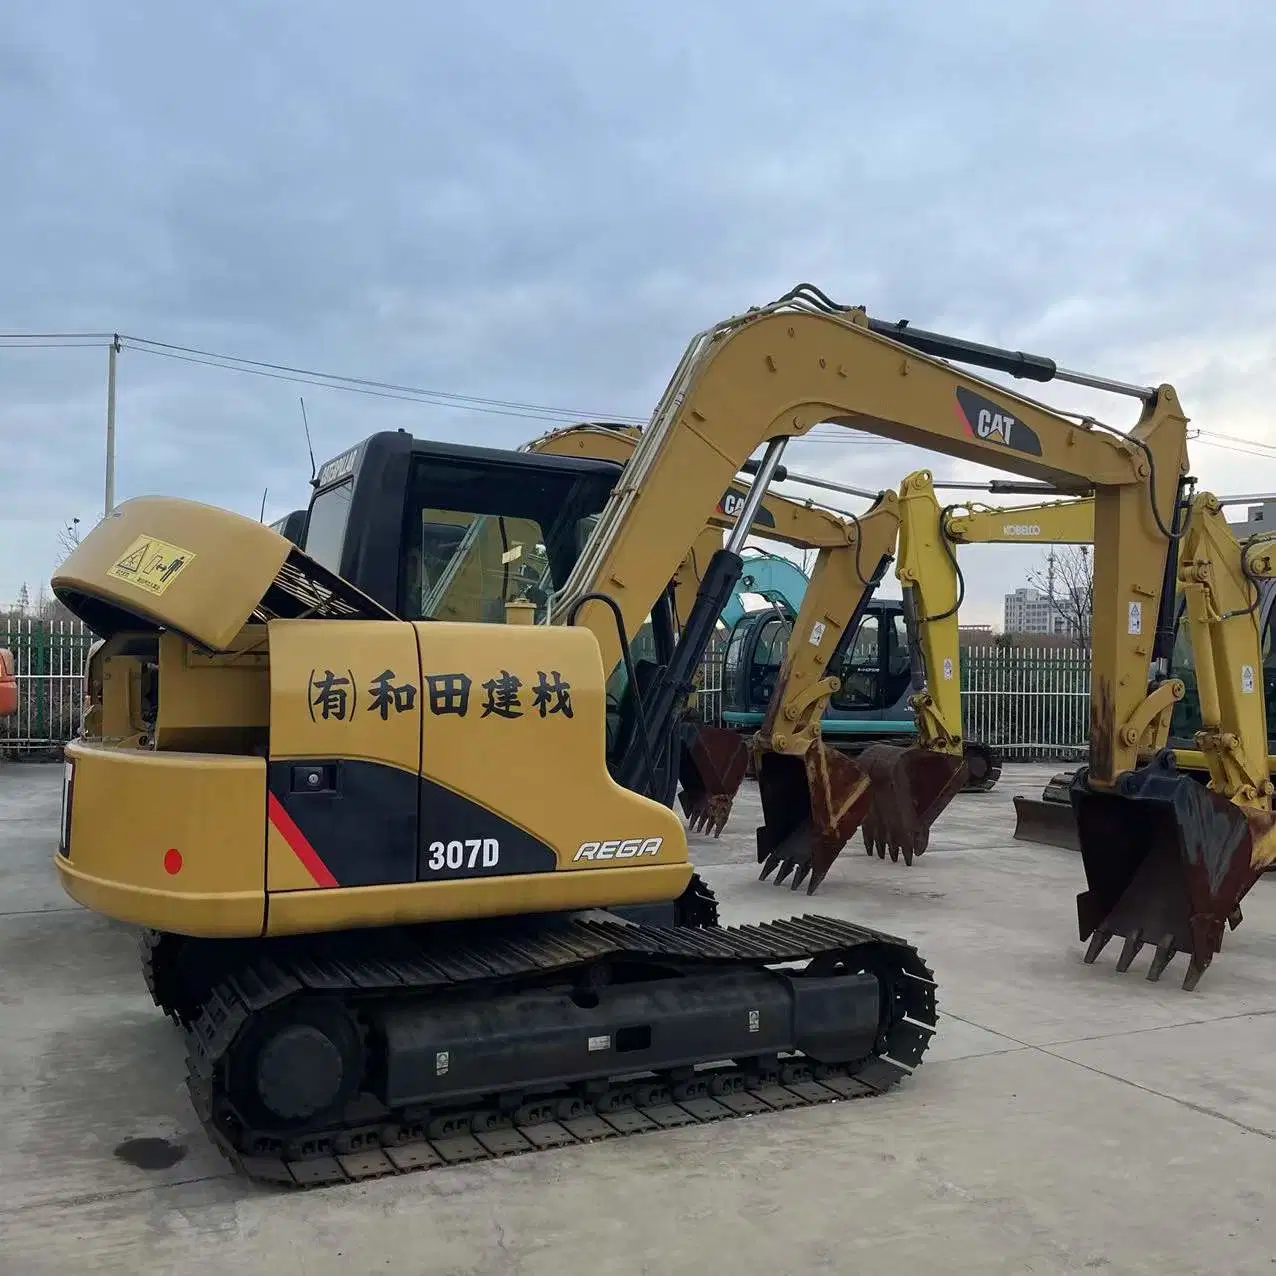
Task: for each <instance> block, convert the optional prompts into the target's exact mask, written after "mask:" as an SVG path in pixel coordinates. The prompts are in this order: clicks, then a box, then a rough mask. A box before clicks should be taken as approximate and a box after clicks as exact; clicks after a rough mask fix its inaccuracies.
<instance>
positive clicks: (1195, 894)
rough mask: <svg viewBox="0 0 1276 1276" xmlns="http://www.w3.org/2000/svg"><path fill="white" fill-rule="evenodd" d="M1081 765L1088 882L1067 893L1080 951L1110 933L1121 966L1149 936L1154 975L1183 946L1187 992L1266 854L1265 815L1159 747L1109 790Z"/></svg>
mask: <svg viewBox="0 0 1276 1276" xmlns="http://www.w3.org/2000/svg"><path fill="white" fill-rule="evenodd" d="M1088 774H1089V769H1088V768H1086V767H1082V768H1081V769H1080V770H1078V771H1077V773H1076V775H1075V776H1074V777H1073V780H1072V789H1071V798H1072V808H1073V810H1074V811H1075V812H1076V818H1077V830H1078V835H1079V839H1080V843H1081V858H1082V861H1083V863H1084V865H1085V876H1086V886H1087V888H1088V889H1087V890H1085V891H1083V892H1082V893H1081V894H1080V895H1078V896H1077V922H1078V926H1079V929H1080V934H1081V938H1082V939H1083V940H1085V939H1089V941H1090V945H1089V947H1088V949H1087V950H1086V954H1085V959H1084V960H1085V961H1086V963H1087V964H1090V963H1093V962H1094V960H1095V959H1096V958H1097V957H1098V956H1099V954H1100V953H1101V952H1102V951H1103V949H1104V948H1105V947H1106V945H1107V944H1108V942H1109V941H1110V940H1111V939H1112V937H1113V936H1114V935H1120V936H1122V938H1123V939H1124V940H1125V943H1124V945H1123V946H1122V949H1121V955H1120V957H1118V958H1117V963H1116V968H1117V970H1118V971H1126V970H1128V969H1129V968H1130V964H1131V963H1132V962H1133V961H1134V959H1135V957H1136V956H1138V953H1139V950H1140V949H1141V948H1143V946H1144V945H1145V944H1151V945H1153V946H1154V948H1155V954H1154V956H1153V957H1152V961H1151V963H1150V964H1149V967H1148V972H1147V978H1148V979H1149V980H1151V981H1153V982H1155V981H1156V980H1158V979H1160V977H1161V975H1162V974H1163V973H1164V972H1165V969H1166V967H1167V966H1168V965H1169V964H1170V962H1171V961H1172V960H1173V958H1174V955H1175V954H1176V953H1180V952H1182V953H1186V954H1187V955H1188V968H1187V973H1186V974H1185V975H1184V977H1183V984H1182V986H1183V988H1184V990H1185V991H1188V992H1190V991H1191V990H1192V989H1193V988H1195V987H1196V985H1197V983H1198V982H1199V981H1200V978H1201V976H1202V975H1203V974H1204V973H1205V969H1206V967H1207V966H1209V964H1210V962H1211V961H1212V960H1213V958H1214V954H1215V953H1217V952H1219V951H1220V950H1221V949H1222V946H1223V935H1224V930H1225V927H1226V926H1229V925H1230V926H1231V927H1232V929H1235V928H1236V927H1237V926H1239V925H1240V923H1241V910H1240V903H1241V900H1242V899H1244V898H1245V896H1246V894H1248V892H1249V889H1250V887H1252V886H1253V885H1254V883H1255V882H1256V881H1257V880H1258V879H1259V877H1261V876H1262V874H1263V871H1264V868H1265V867H1266V864H1265V862H1264V861H1265V860H1267V859H1270V850H1269V848H1270V844H1271V841H1272V838H1273V827H1272V825H1273V817H1272V816H1271V815H1268V814H1266V813H1264V812H1259V811H1253V810H1247V809H1245V808H1244V807H1240V806H1237V805H1236V804H1235V803H1233V802H1230V801H1228V799H1227V798H1226V797H1224V796H1223V795H1222V794H1219V793H1215V792H1213V791H1212V790H1210V789H1207V788H1206V787H1205V785H1203V784H1201V783H1199V782H1198V781H1197V780H1195V779H1193V778H1192V777H1191V776H1190V775H1187V774H1185V773H1183V772H1180V771H1179V770H1178V769H1177V767H1176V766H1175V764H1174V755H1173V753H1172V752H1170V751H1169V750H1166V751H1164V752H1163V753H1161V754H1159V755H1158V756H1157V758H1156V759H1155V760H1154V761H1153V762H1151V763H1149V764H1148V765H1147V766H1144V767H1140V768H1139V769H1138V770H1137V771H1132V772H1130V773H1128V774H1127V775H1124V776H1122V777H1121V779H1120V781H1119V782H1118V786H1117V788H1116V789H1114V790H1111V791H1107V790H1102V789H1093V788H1091V787H1090V786H1089V783H1088ZM1256 847H1261V848H1262V853H1261V854H1260V855H1258V856H1255V848H1256ZM1255 859H1258V860H1259V863H1258V864H1257V866H1256V865H1255V863H1254V861H1255Z"/></svg>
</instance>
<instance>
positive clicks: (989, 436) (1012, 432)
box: [957, 386, 1041, 456]
mask: <svg viewBox="0 0 1276 1276" xmlns="http://www.w3.org/2000/svg"><path fill="white" fill-rule="evenodd" d="M957 415H958V417H959V418H960V420H961V423H962V425H963V426H964V427H965V431H966V434H967V435H968V436H969V437H970V438H972V439H977V440H979V442H981V443H996V444H997V445H998V446H1000V447H1005V448H1010V449H1011V450H1012V451H1015V452H1026V453H1027V454H1028V455H1029V456H1040V455H1041V440H1040V439H1039V438H1037V435H1036V432H1035V431H1034V430H1033V428H1032V427H1031V426H1030V425H1028V424H1027V423H1026V422H1024V421H1021V420H1020V419H1019V418H1018V417H1017V416H1015V415H1014V413H1012V412H1008V411H1006V409H1005V408H1003V407H1002V406H1001V405H1000V404H999V403H994V402H993V401H992V400H991V399H985V398H984V397H983V395H980V394H975V393H974V391H973V390H967V389H966V388H965V386H959V387H958V388H957Z"/></svg>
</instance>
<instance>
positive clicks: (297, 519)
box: [270, 510, 306, 548]
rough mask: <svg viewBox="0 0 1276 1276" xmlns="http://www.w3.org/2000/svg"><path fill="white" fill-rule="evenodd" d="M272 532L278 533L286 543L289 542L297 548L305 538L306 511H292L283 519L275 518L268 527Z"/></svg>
mask: <svg viewBox="0 0 1276 1276" xmlns="http://www.w3.org/2000/svg"><path fill="white" fill-rule="evenodd" d="M270 530H271V531H272V532H278V533H279V535H280V536H282V537H283V538H284V540H286V541H291V542H292V543H293V544H294V545H296V546H297V547H298V548H300V547H301V545H302V544H303V543H304V541H305V536H306V511H305V510H292V511H291V512H290V513H287V514H285V515H284V516H283V518H277V519H275V521H274V522H273V523H271V525H270Z"/></svg>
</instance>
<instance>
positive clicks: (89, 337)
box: [0, 332, 115, 341]
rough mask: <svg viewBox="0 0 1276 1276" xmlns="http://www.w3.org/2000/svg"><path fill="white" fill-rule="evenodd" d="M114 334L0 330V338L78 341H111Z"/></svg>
mask: <svg viewBox="0 0 1276 1276" xmlns="http://www.w3.org/2000/svg"><path fill="white" fill-rule="evenodd" d="M114 336H115V334H114V333H113V332H0V340H9V339H14V340H23V341H25V340H27V339H28V338H31V339H34V340H38V341H45V340H58V341H63V340H70V339H72V338H74V339H76V340H80V341H111V340H112V339H113V338H114Z"/></svg>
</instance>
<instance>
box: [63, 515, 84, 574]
mask: <svg viewBox="0 0 1276 1276" xmlns="http://www.w3.org/2000/svg"><path fill="white" fill-rule="evenodd" d="M79 543H80V520H79V519H78V518H73V519H72V520H71V521H70V522H69V523H68V524H67V525H66V526H65V527H64V528H63V529H62V530H61V531H60V532H59V533H58V566H59V567H60V566H61V565H62V564H63V563H64V562H65V561H66V560H67V558H68V557H69V556H70V554H71V551H72V550H73V549H75V547H76V546H77V545H78V544H79Z"/></svg>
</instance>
